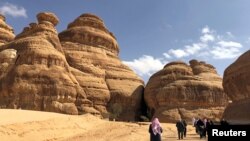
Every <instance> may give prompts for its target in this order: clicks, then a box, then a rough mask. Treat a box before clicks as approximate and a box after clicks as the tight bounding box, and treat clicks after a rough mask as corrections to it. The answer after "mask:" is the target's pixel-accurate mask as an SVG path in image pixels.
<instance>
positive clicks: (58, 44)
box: [0, 12, 144, 120]
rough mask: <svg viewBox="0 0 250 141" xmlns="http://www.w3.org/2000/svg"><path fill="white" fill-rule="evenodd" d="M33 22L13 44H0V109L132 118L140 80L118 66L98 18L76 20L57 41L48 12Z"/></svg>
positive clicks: (113, 45) (115, 47) (115, 48)
mask: <svg viewBox="0 0 250 141" xmlns="http://www.w3.org/2000/svg"><path fill="white" fill-rule="evenodd" d="M37 19H38V23H30V25H29V26H28V27H25V28H24V30H23V32H22V33H20V34H19V35H17V36H16V37H15V39H14V40H13V41H11V39H10V38H7V39H5V38H3V39H4V40H3V41H2V40H1V42H2V46H1V48H0V107H2V108H22V109H32V110H41V111H51V112H60V113H66V114H83V113H92V114H95V115H105V116H106V114H108V112H113V113H112V115H116V116H117V115H119V117H118V119H120V120H136V119H138V117H139V115H140V114H141V113H140V112H141V104H142V100H143V90H144V86H143V85H144V84H143V81H142V80H141V79H140V78H139V77H138V76H137V75H136V74H135V73H134V72H133V71H132V70H131V69H129V68H128V67H127V66H125V65H124V64H122V62H121V61H120V59H119V57H118V54H119V47H118V44H117V41H116V39H115V37H114V35H113V34H112V33H111V32H109V31H108V29H107V28H106V27H105V25H104V23H103V21H102V20H101V19H100V18H99V17H97V16H95V15H92V14H83V15H81V16H80V17H78V18H77V19H76V20H75V21H73V22H72V23H70V24H69V25H68V29H67V30H65V31H63V32H62V33H60V34H59V37H60V40H59V38H58V34H57V31H56V29H55V26H56V25H57V24H58V22H59V20H58V18H57V17H56V16H55V15H54V14H53V13H46V12H44V13H39V14H38V15H37ZM2 21H4V20H2ZM3 23H4V22H0V24H1V25H5V26H1V27H4V30H8V31H11V28H10V27H8V26H6V24H3ZM1 27H0V28H1ZM6 27H8V28H6ZM5 35H7V34H4V35H2V34H1V35H0V39H2V37H5ZM9 41H11V42H9ZM114 112H115V113H114Z"/></svg>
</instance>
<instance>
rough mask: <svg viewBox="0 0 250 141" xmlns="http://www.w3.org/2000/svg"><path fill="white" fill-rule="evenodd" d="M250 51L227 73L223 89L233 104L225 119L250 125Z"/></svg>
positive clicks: (226, 71)
mask: <svg viewBox="0 0 250 141" xmlns="http://www.w3.org/2000/svg"><path fill="white" fill-rule="evenodd" d="M249 59H250V51H247V52H245V53H244V54H242V55H241V56H240V57H239V58H238V59H237V60H236V61H235V62H234V63H233V64H231V65H230V66H229V67H228V68H227V69H226V70H225V71H224V77H223V87H224V90H225V92H226V94H227V95H228V96H229V97H230V98H231V99H232V103H230V104H229V105H228V107H227V108H226V109H225V112H224V115H223V117H224V118H225V119H227V120H230V121H233V122H242V123H243V122H247V123H250V108H249V107H250V81H249V80H250V74H249V70H250V62H249Z"/></svg>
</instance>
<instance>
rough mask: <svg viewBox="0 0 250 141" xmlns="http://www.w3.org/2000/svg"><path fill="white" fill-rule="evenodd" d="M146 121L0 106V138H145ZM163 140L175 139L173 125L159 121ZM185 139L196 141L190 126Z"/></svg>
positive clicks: (44, 140)
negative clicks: (10, 108) (114, 119)
mask: <svg viewBox="0 0 250 141" xmlns="http://www.w3.org/2000/svg"><path fill="white" fill-rule="evenodd" d="M148 126H149V123H125V122H110V121H106V120H101V119H99V118H97V117H94V116H92V115H89V114H87V115H83V116H71V115H63V114H56V113H48V112H38V111H26V110H4V109H0V138H1V139H0V140H1V141H34V140H35V141H112V140H117V141H149V134H148ZM162 126H163V130H164V132H163V134H162V136H163V140H168V141H173V140H177V135H176V128H175V125H174V124H162ZM185 140H192V141H196V140H197V141H198V140H200V139H199V138H198V136H197V135H196V134H195V133H194V129H193V127H191V126H190V127H188V137H187V138H186V139H185Z"/></svg>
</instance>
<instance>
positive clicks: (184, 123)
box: [182, 119, 187, 137]
mask: <svg viewBox="0 0 250 141" xmlns="http://www.w3.org/2000/svg"><path fill="white" fill-rule="evenodd" d="M182 123H183V125H184V132H183V134H184V137H186V135H187V123H186V121H185V120H184V119H183V120H182Z"/></svg>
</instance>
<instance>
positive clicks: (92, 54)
mask: <svg viewBox="0 0 250 141" xmlns="http://www.w3.org/2000/svg"><path fill="white" fill-rule="evenodd" d="M59 38H60V41H61V44H62V47H63V50H64V52H65V56H66V59H67V61H68V63H69V65H70V66H71V67H72V68H71V71H72V73H73V75H74V76H75V77H76V79H77V81H78V82H79V84H80V86H81V87H82V88H83V90H84V91H85V93H86V95H87V98H88V99H90V100H91V101H92V102H93V107H94V109H95V111H99V112H101V113H105V112H106V110H108V111H109V112H111V113H113V114H116V115H117V114H119V119H120V120H135V119H137V118H138V116H139V114H140V110H141V102H142V98H143V81H142V80H141V79H140V78H139V77H138V76H136V74H135V73H134V72H133V71H131V69H129V68H128V67H127V66H125V65H124V64H122V62H121V61H120V59H119V57H118V53H119V47H118V44H117V41H116V38H115V36H114V35H113V34H112V33H111V32H109V31H108V29H107V28H106V27H105V25H104V22H103V21H102V20H101V19H100V18H99V17H97V16H95V15H93V14H83V15H81V16H79V17H78V18H77V19H75V20H74V21H73V22H72V23H70V24H69V25H68V29H67V30H65V31H63V32H61V33H60V34H59ZM107 107H108V108H107Z"/></svg>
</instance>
